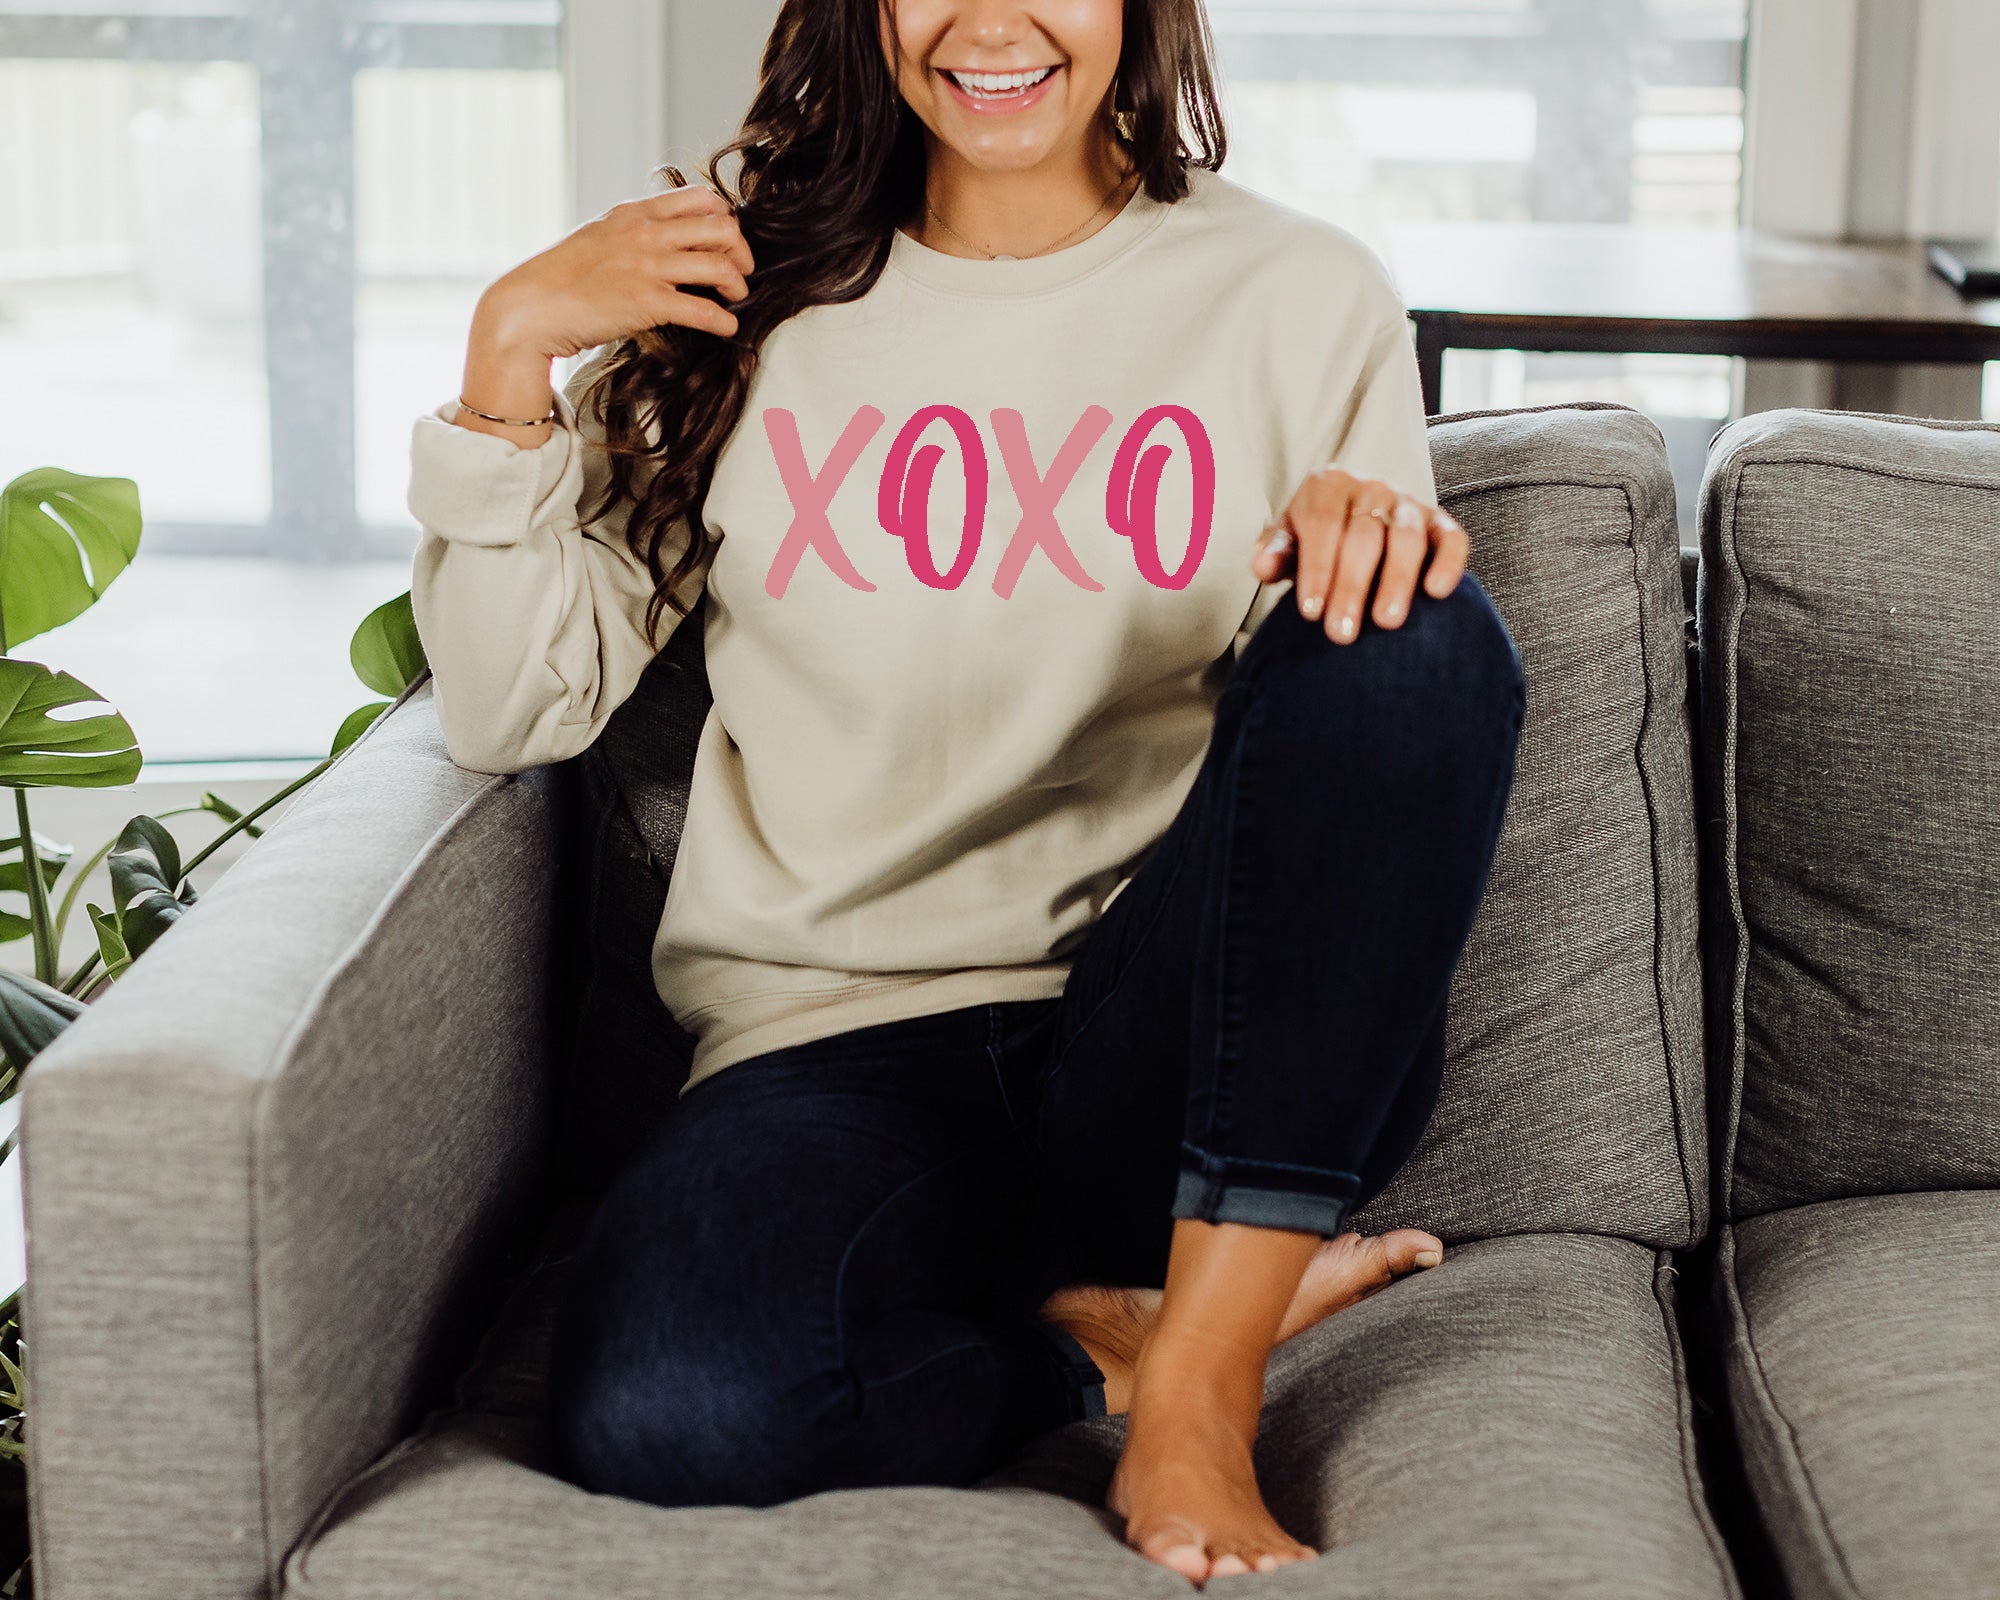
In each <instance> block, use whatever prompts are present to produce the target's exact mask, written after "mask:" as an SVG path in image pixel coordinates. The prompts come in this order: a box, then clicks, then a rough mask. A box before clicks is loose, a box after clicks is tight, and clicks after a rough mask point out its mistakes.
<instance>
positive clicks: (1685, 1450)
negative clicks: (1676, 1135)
mask: <svg viewBox="0 0 2000 1600" xmlns="http://www.w3.org/2000/svg"><path fill="white" fill-rule="evenodd" d="M1678 1273H1679V1269H1678V1267H1677V1266H1675V1264H1674V1260H1673V1253H1672V1252H1671V1251H1667V1250H1660V1251H1656V1252H1655V1253H1654V1256H1653V1303H1654V1305H1655V1307H1657V1309H1658V1310H1659V1313H1660V1327H1661V1332H1662V1334H1663V1335H1664V1337H1665V1339H1666V1344H1667V1359H1668V1361H1669V1363H1670V1364H1671V1366H1672V1368H1673V1375H1674V1422H1675V1427H1676V1431H1677V1432H1678V1433H1679V1435H1680V1440H1679V1442H1680V1456H1681V1484H1682V1487H1683V1488H1685V1490H1686V1491H1687V1497H1688V1508H1689V1509H1690V1510H1691V1511H1693V1512H1694V1518H1695V1522H1696V1524H1697V1525H1698V1526H1699V1527H1700V1528H1701V1534H1702V1540H1703V1542H1704V1543H1705V1544H1707V1546H1708V1553H1709V1555H1710V1557H1711V1558H1712V1559H1713V1560H1714V1562H1715V1564H1716V1568H1717V1570H1718V1571H1719V1572H1720V1573H1721V1574H1722V1581H1723V1587H1724V1589H1725V1590H1726V1591H1728V1592H1729V1593H1730V1594H1731V1595H1732V1596H1734V1597H1735V1600H1742V1593H1743V1588H1742V1584H1741V1582H1740V1580H1739V1579H1738V1577H1737V1573H1736V1568H1735V1566H1734V1565H1733V1564H1732V1563H1731V1561H1730V1560H1729V1557H1728V1554H1727V1552H1726V1550H1725V1549H1724V1547H1723V1544H1722V1533H1721V1530H1720V1529H1719V1528H1718V1527H1716V1525H1715V1518H1714V1517H1713V1516H1711V1515H1710V1513H1709V1509H1708V1503H1707V1501H1706V1499H1705V1498H1704V1497H1703V1495H1702V1493H1701V1470H1700V1464H1699V1462H1698V1460H1697V1459H1696V1456H1695V1437H1694V1392H1693V1388H1692V1386H1691V1385H1690V1384H1689V1382H1688V1373H1687V1357H1686V1351H1685V1350H1684V1349H1683V1348H1682V1344H1681V1333H1680V1325H1679V1322H1678V1320H1677V1319H1676V1316H1675V1310H1674V1300H1673V1297H1672V1296H1671V1295H1670V1294H1669V1293H1668V1292H1667V1291H1666V1290H1665V1289H1664V1288H1663V1281H1665V1280H1669V1279H1677V1278H1678Z"/></svg>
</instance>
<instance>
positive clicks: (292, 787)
mask: <svg viewBox="0 0 2000 1600" xmlns="http://www.w3.org/2000/svg"><path fill="white" fill-rule="evenodd" d="M336 759H337V758H336V757H333V756H328V757H327V758H326V759H325V760H324V761H322V762H320V764H319V765H318V766H316V767H314V768H313V769H312V770H311V771H310V772H308V773H306V774H305V775H304V776H303V777H299V778H294V779H293V780H292V781H291V782H290V783H288V784H286V785H285V786H284V788H282V789H280V790H279V791H278V792H277V793H276V794H274V795H272V796H271V798H270V799H268V800H266V801H265V802H264V803H263V804H262V805H261V806H259V807H257V809H256V810H254V811H246V812H244V813H243V815H242V816H240V817H238V818H237V819H236V820H235V821H234V822H232V823H230V825H229V826H228V827H226V828H224V829H223V830H222V832H220V833H218V834H217V835H216V836H215V837H214V838H213V839H211V840H209V841H208V843H207V844H205V845H203V846H202V847H201V848H200V849H199V850H197V851H196V852H195V853H194V854H193V855H192V856H190V857H189V858H188V860H187V862H186V864H185V865H183V866H182V868H181V883H186V882H187V877H188V874H189V873H190V872H192V871H194V869H195V868H196V867H198V866H200V865H201V864H202V863H203V862H204V861H206V860H207V859H208V858H209V857H210V856H212V855H214V854H215V852H216V848H217V847H218V846H219V845H221V844H222V842H223V841H224V840H225V839H227V838H229V836H230V835H231V834H233V833H237V832H239V831H241V830H242V829H244V828H247V827H249V826H250V824H251V823H253V822H255V821H256V820H257V819H258V818H259V817H261V816H262V815H263V814H264V813H265V812H267V811H269V810H270V809H271V807H273V806H274V805H276V804H277V803H278V802H279V801H280V800H283V799H284V798H285V797H286V796H287V795H292V794H296V793H297V792H298V791H299V790H301V789H303V788H304V787H305V786H306V785H307V784H309V783H311V782H312V781H313V779H315V778H317V777H318V776H319V775H320V774H321V773H322V772H324V771H326V769H327V768H328V767H330V766H332V765H333V763H334V761H335V760H336ZM181 883H177V884H175V885H174V893H176V894H179V893H180V889H181Z"/></svg>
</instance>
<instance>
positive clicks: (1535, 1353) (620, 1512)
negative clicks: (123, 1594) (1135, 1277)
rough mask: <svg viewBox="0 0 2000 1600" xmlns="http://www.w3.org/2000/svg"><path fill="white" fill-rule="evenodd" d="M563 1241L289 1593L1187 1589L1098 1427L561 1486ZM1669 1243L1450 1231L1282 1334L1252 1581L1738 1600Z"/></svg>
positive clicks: (327, 1513) (1264, 1443)
mask: <svg viewBox="0 0 2000 1600" xmlns="http://www.w3.org/2000/svg"><path fill="white" fill-rule="evenodd" d="M565 1226H566V1225H565ZM558 1232H559V1233H560V1229H559V1230H558ZM561 1254H562V1250H561V1248H560V1247H558V1248H556V1249H554V1250H552V1251H545V1252H544V1257H543V1261H542V1264H541V1265H540V1266H539V1267H537V1268H536V1269H534V1270H531V1271H530V1272H529V1273H528V1274H526V1275H525V1276H524V1277H523V1279H522V1280H521V1281H520V1283H519V1284H518V1285H517V1287H516V1288H515V1290H514V1293H513V1296H512V1298H511V1300H510V1303H509V1306H508V1308H507V1310H506V1311H505V1312H504V1313H503V1315H502V1317H501V1319H500V1320H499V1322H498V1323H497V1324H496V1325H495V1327H494V1329H493V1330H492V1332H491V1333H490V1334H489V1336H488V1339H487V1341H486V1343H485V1345H484V1347H483V1349H482V1351H481V1353H480V1356H479V1359H478V1360H477V1361H476V1362H475V1363H474V1365H473V1366H472V1368H471V1369H470V1370H469V1371H468V1373H467V1374H466V1375H465V1377H464V1378H463V1379H462V1380H461V1382H460V1384H459V1387H458V1392H457V1396H456V1400H455V1403H454V1404H453V1405H451V1406H448V1407H445V1408H442V1409H440V1410H438V1411H436V1412H433V1413H432V1414H431V1415H430V1417H429V1418H427V1419H426V1421H425V1424H424V1426H423V1428H422V1429H421V1430H420V1431H419V1432H418V1433H417V1434H415V1435H413V1436H412V1437H411V1438H409V1439H407V1440H406V1441H405V1442H404V1443H403V1444H401V1445H399V1446H398V1447H397V1448H396V1449H394V1450H392V1451H391V1452H389V1453H388V1454H387V1455H386V1456H384V1457H383V1458H382V1459H380V1460H379V1461H377V1462H376V1463H375V1464H373V1465H372V1466H371V1467H369V1468H368V1469H367V1470H365V1471H364V1472H363V1473H361V1474H360V1475H359V1476H358V1477H357V1478H356V1479H354V1480H353V1481H352V1482H350V1484H349V1485H348V1486H347V1488H346V1489H345V1490H344V1491H343V1493H342V1494H340V1495H339V1496H336V1497H335V1498H334V1499H333V1500H332V1501H330V1502H329V1503H328V1505H327V1506H326V1507H325V1508H323V1510H322V1512H321V1515H320V1517H319V1518H318V1519H317V1520H316V1522H315V1524H314V1525H313V1526H312V1527H310V1528H309V1529H308V1530H307V1532H306V1534H305V1536H304V1537H303V1538H302V1539H301V1540H300V1542H299V1544H298V1545H297V1546H296V1547H295V1548H294V1549H293V1550H292V1551H291V1553H290V1555H289V1556H288V1558H287V1561H286V1564H285V1586H284V1592H285V1593H286V1594H287V1595H288V1596H295V1597H301V1600H363V1597H366V1600H461V1597H463V1600H474V1597H476V1600H546V1597H547V1596H549V1595H564V1596H573V1597H575V1600H641V1597H643V1600H658V1597H659V1596H661V1595H758V1596H808V1595H867V1596H869V1597H871V1600H877V1597H880V1600H950V1597H953V1596H964V1597H967V1600H973V1597H977V1600H998V1597H1004V1596H1022V1597H1024V1600H1026V1597H1032V1600H1044V1597H1046V1596H1049V1595H1065V1596H1066V1595H1084V1594H1088V1595H1099V1596H1119V1595H1133V1596H1158V1597H1160V1600H1184V1597H1185V1596H1187V1595H1188V1594H1189V1593H1190V1592H1191V1591H1190V1590H1189V1587H1188V1585H1187V1583H1186V1581H1185V1580H1184V1579H1182V1578H1180V1577H1178V1576H1176V1575H1175V1574H1173V1573H1171V1572H1168V1571H1167V1570H1165V1569H1164V1568H1160V1567H1156V1566H1153V1565H1152V1564H1150V1563H1148V1562H1146V1561H1145V1560H1144V1559H1142V1558H1141V1557H1139V1556H1138V1555H1136V1554H1135V1553H1133V1552H1132V1551H1130V1550H1128V1549H1126V1548H1125V1546H1124V1545H1123V1543H1122V1542H1121V1541H1120V1538H1119V1530H1118V1523H1117V1521H1116V1519H1114V1518H1112V1517H1110V1516H1109V1515H1108V1514H1107V1513H1105V1512H1104V1511H1103V1510H1102V1509H1101V1506H1100V1502H1101V1499H1102V1495H1103V1491H1104V1488H1105V1485H1106V1484H1107V1483H1108V1481H1109V1478H1110V1474H1111V1470H1112V1466H1113V1464H1114V1462H1115V1458H1116V1451H1117V1447H1118V1440H1119V1438H1120V1430H1121V1428H1122V1420H1121V1419H1116V1418H1112V1419H1104V1418H1100V1419H1095V1420H1093V1421H1090V1422H1084V1423H1078V1424H1075V1425H1073V1426H1071V1427H1069V1428H1066V1429H1062V1430H1060V1431H1058V1432H1056V1433H1053V1434H1050V1435H1047V1436H1045V1437H1044V1438H1043V1439H1041V1440H1039V1441H1037V1442H1036V1443H1035V1444H1034V1445H1032V1446H1030V1447H1029V1449H1028V1450H1026V1451H1025V1452H1023V1453H1022V1455H1020V1456H1019V1457H1017V1458H1016V1459H1015V1460H1014V1461H1012V1462H1010V1463H1009V1464H1008V1465H1007V1466H1006V1467H1005V1468H1003V1469H1002V1470H1001V1471H1000V1472H998V1473H996V1474H995V1475H994V1476H993V1477H992V1478H991V1479H989V1480H988V1481H987V1482H986V1483H984V1484H982V1485H980V1486H979V1487H977V1488H974V1489H965V1490H949V1489H868V1490H853V1491H841V1492H836V1493H830V1494H822V1495H815V1496H812V1497H809V1498H807V1499H804V1500H799V1501H794V1502H792V1503H790V1504H788V1505H782V1506H777V1507H773V1508H770V1509H768V1510H750V1509H746V1508H727V1507H721V1508H700V1509H679V1510H669V1509H665V1508H661V1507H658V1506H652V1505H648V1504H644V1503H642V1502H639V1501H635V1500H628V1499H623V1498H621V1497H618V1496H614V1495H597V1494H592V1493H589V1492H587V1491H585V1490H582V1489H580V1488H577V1487H575V1486H573V1485H571V1484H570V1483H568V1482H567V1481H565V1480H563V1479H561V1478H560V1477H558V1476H555V1475H553V1473H552V1471H551V1469H550V1467H549V1465H548V1461H549V1457H548V1449H547V1433H546V1424H545V1418H544V1415H543V1408H542V1372H543V1367H544V1363H545V1360H546V1347H547V1346H546V1341H547V1336H548V1328H549V1319H550V1312H551V1310H552V1304H553V1296H552V1290H553V1288H554V1286H555V1284H554V1280H555V1277H556V1274H555V1271H554V1268H553V1263H554V1262H555V1261H558V1260H559V1259H560V1256H561ZM1664 1260H1665V1258H1664V1257H1660V1256H1656V1254H1655V1253H1654V1252H1653V1251H1651V1250H1648V1249H1644V1248H1642V1247H1640V1246H1638V1245H1634V1244H1631V1243H1629V1242H1626V1241H1623V1240H1617V1239H1611V1238H1603V1237H1594V1236H1588V1235H1541V1236H1518V1237H1513V1238H1507V1239H1497V1240H1493V1241H1490V1242H1485V1243H1475V1244H1468V1245H1465V1246H1463V1247H1459V1248H1455V1249H1452V1250H1450V1251H1449V1252H1448V1254H1447V1259H1446V1261H1445V1262H1444V1264H1443V1265H1442V1266H1440V1267H1438V1268H1436V1269H1434V1270H1432V1271H1431V1272H1430V1273H1428V1274H1421V1275H1419V1276H1417V1277H1414V1278H1409V1279H1405V1280H1403V1281H1401V1282H1399V1283H1397V1284H1395V1285H1393V1286H1392V1287H1391V1288H1389V1289H1388V1290H1386V1291H1384V1292H1383V1293H1381V1294H1379V1295H1377V1296H1374V1297H1373V1298H1371V1299H1369V1300H1366V1301H1363V1302H1362V1303H1361V1304H1359V1305H1356V1306H1354V1307H1351V1308H1350V1309H1348V1310H1346V1311H1343V1312H1341V1313H1339V1314H1338V1315H1337V1316H1335V1317H1333V1318H1331V1319H1329V1320H1328V1321H1327V1322H1325V1323H1323V1324H1321V1325H1320V1326H1319V1327H1317V1328H1315V1329H1312V1330H1309V1331H1308V1332H1307V1333H1305V1334H1302V1335H1300V1336H1299V1337H1298V1338H1297V1339H1295V1340H1292V1341H1290V1342H1289V1343H1287V1344H1286V1345H1284V1346H1282V1347H1281V1348H1280V1349H1279V1350H1278V1351H1277V1352H1276V1354H1275V1356H1274V1358H1273V1361H1272V1366H1271V1372H1270V1378H1269V1384H1268V1390H1267V1397H1268V1403H1267V1407H1266V1412H1265V1418H1264V1432H1263V1436H1262V1438H1261V1440H1260V1443H1259V1470H1260V1473H1261V1474H1262V1476H1263V1480H1264V1482H1265V1484H1266V1486H1267V1489H1268V1491H1269V1493H1270V1498H1271V1502H1272V1507H1273V1510H1274V1511H1275V1512H1276V1513H1277V1514H1278V1516H1279V1517H1280V1519H1281V1520H1283V1521H1284V1522H1285V1523H1286V1525H1287V1526H1289V1527H1291V1528H1292V1529H1293V1530H1294V1531H1295V1532H1296V1533H1298V1534H1299V1535H1300V1536H1301V1537H1303V1538H1304V1539H1306V1540H1307V1541H1308V1542H1310V1543H1313V1544H1315V1545H1317V1546H1318V1547H1320V1548H1321V1549H1323V1550H1324V1551H1325V1554H1324V1555H1322V1557H1321V1558H1320V1559H1319V1560H1318V1561H1317V1562H1315V1563H1312V1564H1311V1570H1310V1571H1307V1570H1305V1569H1303V1568H1302V1569H1299V1570H1298V1571H1297V1572H1295V1573H1292V1574H1288V1575H1286V1576H1285V1577H1283V1578H1281V1579H1273V1580H1271V1581H1274V1582H1281V1583H1282V1584H1283V1585H1284V1587H1285V1588H1286V1590H1287V1592H1289V1593H1295V1594H1307V1593H1310V1594H1314V1595H1362V1594H1367V1595H1395V1596H1397V1597H1398V1600H1422V1597H1425V1596H1437V1597H1440V1600H1443V1597H1446V1596H1450V1597H1454V1600H1456V1597H1459V1596H1464V1595H1468V1594H1477V1595H1479V1596H1481V1597H1482V1600H1505V1597H1508V1596H1515V1595H1518V1596H1521V1597H1523V1600H1529V1597H1533V1600H1543V1597H1545V1596H1547V1595H1550V1594H1554V1593H1558V1592H1559V1593H1561V1594H1564V1595H1566V1596H1570V1597H1573V1600H1574V1597H1583V1596H1594V1595H1603V1596H1606V1597H1612V1596H1616V1597H1618V1600H1635V1597H1660V1600H1668V1597H1672V1600H1680V1597H1683V1596H1685V1597H1688V1600H1695V1597H1715V1596H1724V1595H1734V1594H1735V1593H1736V1592H1737V1591H1736V1589H1735V1587H1734V1583H1733V1580H1732V1579H1731V1578H1730V1576H1729V1575H1728V1568H1727V1566H1726V1563H1725V1561H1724V1558H1723V1557H1722V1555H1721V1554H1720V1552H1719V1545H1718V1542H1717V1540H1716V1538H1715V1535H1714V1531H1713V1528H1712V1525H1711V1523H1710V1522H1709V1519H1708V1517H1707V1515H1706V1513H1705V1511H1704V1510H1703V1508H1702V1504H1701V1500H1700V1497H1699V1494H1698V1492H1697V1487H1696V1483H1695V1480H1694V1477H1693V1468H1692V1465H1691V1462H1692V1445H1691V1442H1690V1435H1689V1424H1690V1419H1691V1411H1690V1405H1689V1399H1688V1393H1687V1389H1686V1386H1685V1383H1684V1381H1683V1374H1682V1366H1681V1359H1680V1351H1679V1346H1678V1343H1677V1341H1676V1338H1675V1335H1674V1332H1673V1323H1672V1319H1671V1318H1670V1317H1669V1316H1668V1315H1667V1313H1666V1312H1665V1310H1664V1309H1663V1290H1664V1288H1665V1285H1666V1284H1667V1283H1668V1282H1669V1281H1670V1273H1669V1271H1668V1270H1667V1269H1666V1268H1665V1266H1664V1265H1663V1263H1664Z"/></svg>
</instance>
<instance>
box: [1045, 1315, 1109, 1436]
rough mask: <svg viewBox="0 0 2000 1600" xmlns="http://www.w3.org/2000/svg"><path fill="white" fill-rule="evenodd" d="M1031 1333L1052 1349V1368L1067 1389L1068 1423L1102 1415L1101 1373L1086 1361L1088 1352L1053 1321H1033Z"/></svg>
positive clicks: (1089, 1359)
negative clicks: (1048, 1344) (1032, 1331)
mask: <svg viewBox="0 0 2000 1600" xmlns="http://www.w3.org/2000/svg"><path fill="white" fill-rule="evenodd" d="M1035 1331H1036V1332H1038V1333H1040V1334H1042V1335H1044V1336H1045V1337H1046V1338H1047V1339H1048V1341H1049V1343H1050V1344H1051V1345H1053V1346H1054V1347H1055V1349H1054V1352H1053V1353H1054V1354H1055V1357H1056V1365H1057V1367H1058V1368H1059V1369H1060V1370H1061V1372H1062V1376H1063V1382H1064V1384H1065V1385H1067V1387H1068V1389H1069V1396H1070V1416H1071V1418H1072V1420H1075V1421H1081V1420H1082V1419H1083V1418H1085V1417H1101V1416H1103V1415H1104V1414H1105V1409H1106V1408H1105V1404H1104V1372H1103V1370H1102V1369H1101V1368H1100V1367H1099V1366H1098V1365H1097V1363H1096V1362H1095V1361H1093V1360H1092V1359H1091V1358H1090V1352H1089V1351H1088V1350H1086V1349H1084V1347H1083V1346H1082V1345H1080V1344H1078V1343H1077V1342H1076V1340H1075V1339H1074V1338H1072V1337H1071V1336H1070V1335H1069V1334H1068V1333H1066V1332H1064V1331H1063V1330H1062V1329H1061V1328H1058V1327H1057V1326H1056V1325H1055V1324H1054V1323H1053V1322H1043V1321H1042V1320H1041V1319H1040V1318H1037V1319H1036V1321H1035Z"/></svg>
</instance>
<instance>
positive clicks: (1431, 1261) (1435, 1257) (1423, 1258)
mask: <svg viewBox="0 0 2000 1600" xmlns="http://www.w3.org/2000/svg"><path fill="white" fill-rule="evenodd" d="M1442 1260H1444V1257H1443V1256H1441V1255H1439V1254H1438V1253H1437V1252H1436V1251H1435V1250H1419V1251H1418V1252H1417V1265H1418V1266H1420V1267H1434V1266H1436V1265H1437V1264H1438V1263H1439V1262H1440V1261H1442Z"/></svg>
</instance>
